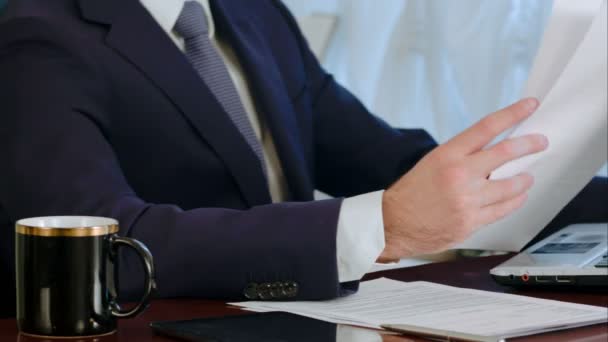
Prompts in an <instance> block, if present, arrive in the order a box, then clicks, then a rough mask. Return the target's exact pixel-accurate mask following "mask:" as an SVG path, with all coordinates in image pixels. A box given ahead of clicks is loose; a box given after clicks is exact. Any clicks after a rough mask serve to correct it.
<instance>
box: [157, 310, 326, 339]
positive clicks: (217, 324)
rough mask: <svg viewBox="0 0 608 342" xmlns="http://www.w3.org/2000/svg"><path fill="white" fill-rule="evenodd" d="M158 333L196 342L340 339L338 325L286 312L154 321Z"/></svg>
mask: <svg viewBox="0 0 608 342" xmlns="http://www.w3.org/2000/svg"><path fill="white" fill-rule="evenodd" d="M150 327H151V328H152V329H153V330H154V332H155V333H157V334H160V335H164V336H168V337H173V338H177V339H181V340H185V341H196V342H245V341H247V342H258V341H264V342H274V341H277V342H278V341H281V342H299V341H302V342H304V341H307V342H308V341H320V342H323V341H327V342H330V341H331V342H335V341H336V325H335V324H333V323H327V322H323V321H319V320H316V319H312V318H306V317H303V316H297V315H293V314H288V313H283V312H267V313H255V314H245V315H236V316H227V317H218V318H202V319H193V320H187V321H168V322H152V323H150Z"/></svg>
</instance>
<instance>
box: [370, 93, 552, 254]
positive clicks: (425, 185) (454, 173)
mask: <svg viewBox="0 0 608 342" xmlns="http://www.w3.org/2000/svg"><path fill="white" fill-rule="evenodd" d="M537 107H538V101H537V100H536V99H526V100H522V101H519V102H517V103H515V104H513V105H511V106H509V107H507V108H505V109H503V110H500V111H498V112H496V113H493V114H491V115H488V116H487V117H485V118H484V119H482V120H481V121H479V122H478V123H476V124H475V125H473V126H472V127H470V128H468V129H467V130H465V131H464V132H462V133H461V134H459V135H457V136H456V137H454V138H452V139H451V140H450V141H448V142H447V143H445V144H443V145H441V146H439V147H437V148H436V149H435V150H433V151H432V152H431V153H429V154H428V155H427V156H426V157H424V158H423V159H422V160H421V161H420V162H419V163H418V164H416V166H415V167H414V168H413V169H412V170H411V171H409V172H408V173H407V174H405V175H404V176H403V177H402V178H401V179H399V181H397V182H396V183H395V184H394V185H392V186H391V187H390V188H389V189H388V190H386V191H385V192H384V197H383V199H382V211H383V217H384V230H385V239H386V247H385V249H384V251H383V253H382V255H381V256H380V258H379V261H381V262H382V261H388V260H396V259H400V258H405V257H411V256H414V255H419V254H427V253H434V252H438V251H441V250H444V249H447V248H449V247H450V246H452V245H455V244H457V243H459V242H462V241H464V240H465V239H466V238H467V237H468V236H469V235H471V234H472V233H473V232H474V231H475V230H476V229H478V228H480V227H482V226H484V225H487V224H490V223H492V222H495V221H498V220H499V219H501V218H503V217H504V216H506V215H508V214H510V213H511V212H513V211H514V210H516V209H517V208H519V207H521V206H522V204H523V203H524V201H525V200H526V198H527V190H528V189H529V188H530V187H531V186H532V183H533V179H532V176H531V175H529V174H520V175H517V176H514V177H512V178H508V179H502V180H489V179H488V176H489V174H490V173H491V172H492V171H493V170H495V169H496V168H498V167H499V166H501V165H503V164H505V163H507V162H509V161H511V160H514V159H517V158H521V157H523V156H526V155H529V154H533V153H537V152H540V151H543V150H545V149H546V148H547V145H548V141H547V138H546V137H544V136H542V135H528V136H523V137H518V138H513V139H508V140H504V141H502V142H500V143H498V144H496V145H494V146H492V147H489V148H485V146H487V145H488V144H489V143H490V142H492V140H494V138H496V137H497V136H498V135H499V134H501V133H502V132H504V131H505V130H507V129H508V128H510V127H513V126H514V125H516V124H517V123H519V122H521V121H522V120H524V119H526V118H527V117H528V116H530V115H531V114H532V113H533V112H534V111H535V110H536V108H537Z"/></svg>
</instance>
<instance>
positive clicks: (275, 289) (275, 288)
mask: <svg viewBox="0 0 608 342" xmlns="http://www.w3.org/2000/svg"><path fill="white" fill-rule="evenodd" d="M270 297H272V298H273V299H280V298H283V297H284V294H283V283H281V282H275V283H272V284H271V285H270Z"/></svg>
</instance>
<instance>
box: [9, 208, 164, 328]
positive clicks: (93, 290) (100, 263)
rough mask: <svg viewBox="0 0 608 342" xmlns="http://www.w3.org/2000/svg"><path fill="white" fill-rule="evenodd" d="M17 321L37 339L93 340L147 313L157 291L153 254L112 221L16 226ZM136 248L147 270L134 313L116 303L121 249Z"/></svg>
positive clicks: (42, 220)
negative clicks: (120, 231) (123, 320)
mask: <svg viewBox="0 0 608 342" xmlns="http://www.w3.org/2000/svg"><path fill="white" fill-rule="evenodd" d="M15 230H16V234H15V262H16V276H17V278H16V279H17V284H16V285H17V323H18V326H19V331H20V333H21V334H24V335H29V336H36V337H40V336H42V337H92V336H101V335H109V334H112V333H114V332H115V331H116V319H117V318H129V317H133V316H135V315H137V314H138V313H140V312H141V311H143V310H144V309H145V308H146V307H147V305H148V302H149V299H150V296H151V295H152V293H153V292H154V291H155V289H156V285H155V281H154V264H153V260H152V255H151V254H150V252H149V251H148V249H147V248H146V246H144V245H143V244H142V243H141V242H139V241H137V240H134V239H130V238H125V237H120V236H118V235H117V234H116V233H117V232H118V222H116V220H114V219H109V218H103V217H88V216H56V217H39V218H30V219H23V220H20V221H18V222H17V224H16V227H15ZM120 246H128V247H131V248H133V249H134V250H135V251H136V252H137V253H138V254H139V255H140V257H141V258H142V260H143V264H144V266H145V270H146V279H145V282H146V284H145V291H144V295H143V298H142V299H141V301H140V302H139V304H137V305H136V306H135V307H133V308H132V309H130V310H127V311H125V310H123V309H121V308H120V307H119V305H118V304H117V302H116V299H117V281H118V277H117V265H118V263H117V252H118V247H120Z"/></svg>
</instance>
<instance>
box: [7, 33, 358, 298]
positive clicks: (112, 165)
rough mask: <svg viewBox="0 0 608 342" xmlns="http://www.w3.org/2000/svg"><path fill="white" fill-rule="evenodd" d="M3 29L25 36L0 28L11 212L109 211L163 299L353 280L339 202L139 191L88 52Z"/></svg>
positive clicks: (125, 270)
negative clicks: (246, 205) (227, 204)
mask: <svg viewBox="0 0 608 342" xmlns="http://www.w3.org/2000/svg"><path fill="white" fill-rule="evenodd" d="M34 24H36V25H34ZM34 27H39V28H40V29H36V30H34ZM4 29H7V28H6V25H5V26H4ZM34 31H35V32H34ZM5 32H6V31H5ZM10 32H13V33H14V32H20V33H19V34H18V35H19V36H22V37H23V39H20V40H16V39H15V38H14V37H8V38H7V37H6V36H1V35H0V75H1V76H0V94H2V95H1V96H2V99H1V101H0V102H1V103H2V106H3V110H2V114H1V115H0V155H1V156H2V160H3V164H2V167H0V204H1V206H2V207H3V209H4V211H5V212H6V214H7V215H8V216H9V218H10V220H12V221H13V222H14V221H15V220H18V219H20V218H24V217H34V216H46V215H93V216H106V217H113V218H116V219H118V220H119V222H120V227H121V230H120V234H121V235H125V236H130V237H133V238H136V239H138V240H140V241H142V242H143V243H144V244H146V245H147V246H148V248H149V249H150V250H151V252H152V254H153V255H154V261H155V265H156V270H157V284H158V287H159V294H160V296H162V297H175V296H194V297H205V298H225V299H245V298H244V291H245V289H247V288H248V286H250V285H251V284H252V283H257V284H260V283H268V284H285V283H291V284H292V285H293V284H294V283H295V285H297V287H298V291H297V295H296V296H295V297H293V298H289V299H290V300H314V299H327V298H333V297H336V296H340V295H342V294H344V293H347V292H348V291H349V290H350V288H346V287H344V286H343V285H340V284H339V282H338V274H337V266H336V226H337V220H338V215H339V210H340V206H341V200H339V199H335V200H327V201H318V202H304V203H284V204H277V205H267V206H259V207H254V208H252V209H250V210H244V211H239V210H231V209H222V208H199V209H194V210H188V211H185V210H182V209H181V208H179V207H178V206H176V205H172V204H170V203H168V204H159V203H149V202H147V201H145V200H144V199H142V198H140V197H138V195H137V194H136V193H135V192H134V191H133V190H132V188H131V187H130V186H129V184H128V183H127V181H126V180H125V177H124V176H123V174H122V171H121V167H120V165H119V163H118V161H117V158H116V156H115V154H114V151H113V146H112V144H111V130H108V129H107V127H111V125H112V123H111V122H106V121H104V120H107V118H108V117H110V116H109V115H106V114H105V112H106V111H109V110H111V108H112V106H113V105H117V104H114V103H112V101H113V98H112V96H111V92H112V90H111V85H110V84H109V83H108V82H107V81H106V80H105V79H104V75H103V73H101V72H100V71H99V70H97V67H96V66H95V65H93V62H91V61H89V60H88V59H87V58H83V57H82V56H80V54H81V53H86V51H85V52H83V51H78V49H77V44H74V46H71V45H70V44H72V43H71V42H70V41H67V40H65V41H63V40H61V39H57V38H56V37H57V36H61V34H59V33H58V34H57V35H54V34H52V29H50V28H46V27H43V26H41V25H40V24H39V23H28V25H22V26H18V27H13V28H12V29H11V30H10ZM25 32H33V33H32V34H31V35H29V36H28V35H27V34H26V33H25ZM34 33H35V34H34ZM87 61H88V62H87ZM104 118H105V119H104ZM4 228H5V229H9V228H8V227H4ZM120 263H121V266H120V283H121V289H122V291H121V292H122V294H123V295H126V296H128V297H133V296H135V295H136V294H138V293H141V289H142V286H143V285H142V284H143V274H142V271H141V267H140V264H139V260H138V259H137V258H136V257H135V256H134V255H131V254H126V253H125V254H124V255H123V256H122V257H121V260H120Z"/></svg>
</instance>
